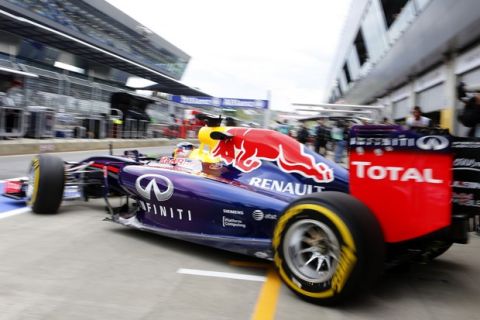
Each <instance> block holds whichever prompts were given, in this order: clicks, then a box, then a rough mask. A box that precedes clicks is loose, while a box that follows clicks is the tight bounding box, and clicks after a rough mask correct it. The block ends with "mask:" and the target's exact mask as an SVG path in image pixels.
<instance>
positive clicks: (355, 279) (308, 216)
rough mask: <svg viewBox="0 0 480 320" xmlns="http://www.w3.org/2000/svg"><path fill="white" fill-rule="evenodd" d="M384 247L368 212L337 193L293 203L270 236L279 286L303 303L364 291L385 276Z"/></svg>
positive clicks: (328, 300) (339, 298)
mask: <svg viewBox="0 0 480 320" xmlns="http://www.w3.org/2000/svg"><path fill="white" fill-rule="evenodd" d="M384 247H385V245H384V240H383V234H382V232H381V229H380V225H379V223H378V221H377V220H376V218H375V217H374V216H373V214H372V213H371V211H370V210H369V209H368V208H367V207H366V206H365V205H364V204H363V203H362V202H360V201H359V200H357V199H356V198H354V197H352V196H350V195H348V194H345V193H340V192H322V193H319V194H313V195H309V196H305V197H302V198H299V199H298V200H296V201H294V202H293V203H292V204H290V205H289V206H288V207H287V209H286V210H285V212H284V213H283V214H282V216H281V217H280V219H279V221H278V223H277V226H276V227H275V231H274V236H273V249H274V262H275V266H276V268H277V270H278V272H279V274H280V277H281V278H282V280H283V282H284V283H285V284H286V285H287V286H288V287H289V288H290V289H291V290H292V291H293V292H294V293H295V294H297V295H299V296H300V297H302V298H303V299H305V300H308V301H312V302H315V303H318V304H323V305H329V304H334V303H339V302H341V301H343V300H345V298H346V297H349V296H351V295H352V294H358V293H360V292H365V291H367V290H368V289H369V288H370V287H371V286H372V285H373V284H374V282H375V280H376V279H377V278H378V277H379V275H380V274H381V273H382V271H383V268H384V251H385V249H384Z"/></svg>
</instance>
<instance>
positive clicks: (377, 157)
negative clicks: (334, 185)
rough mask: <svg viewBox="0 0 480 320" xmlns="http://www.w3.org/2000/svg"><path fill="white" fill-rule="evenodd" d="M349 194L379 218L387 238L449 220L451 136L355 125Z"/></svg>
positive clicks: (398, 237)
mask: <svg viewBox="0 0 480 320" xmlns="http://www.w3.org/2000/svg"><path fill="white" fill-rule="evenodd" d="M349 145H350V193H351V194H352V195H354V196H355V197H357V198H359V199H360V200H361V201H362V202H364V203H365V204H366V205H367V206H368V207H369V208H370V209H371V210H372V211H373V212H374V214H375V215H376V217H377V219H378V220H379V222H380V224H381V226H382V229H383V232H384V236H385V240H386V241H387V242H390V243H396V242H401V241H406V240H410V239H414V238H418V237H421V236H424V235H427V234H430V233H433V232H435V231H437V230H440V229H443V228H446V227H448V226H450V225H451V220H452V209H451V208H452V204H451V199H452V188H451V185H452V170H451V169H452V163H453V152H452V137H451V136H450V135H449V134H448V132H447V131H445V130H435V129H428V130H425V129H419V130H409V129H405V128H404V127H402V126H355V127H353V128H352V130H351V132H350V141H349Z"/></svg>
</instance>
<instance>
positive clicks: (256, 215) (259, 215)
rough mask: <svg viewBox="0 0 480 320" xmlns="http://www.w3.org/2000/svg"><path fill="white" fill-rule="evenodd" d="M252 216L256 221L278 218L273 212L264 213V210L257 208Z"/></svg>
mask: <svg viewBox="0 0 480 320" xmlns="http://www.w3.org/2000/svg"><path fill="white" fill-rule="evenodd" d="M252 217H253V220H255V221H262V220H263V219H265V220H277V216H276V215H275V214H271V213H267V214H265V213H263V211H262V210H255V211H253V212H252Z"/></svg>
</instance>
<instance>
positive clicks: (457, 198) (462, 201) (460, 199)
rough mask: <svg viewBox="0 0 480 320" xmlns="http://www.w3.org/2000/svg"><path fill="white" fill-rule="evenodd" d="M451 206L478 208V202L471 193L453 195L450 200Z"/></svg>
mask: <svg viewBox="0 0 480 320" xmlns="http://www.w3.org/2000/svg"><path fill="white" fill-rule="evenodd" d="M452 202H453V204H458V205H461V206H467V207H478V208H480V200H476V199H475V195H474V194H471V193H456V192H454V193H453V198H452Z"/></svg>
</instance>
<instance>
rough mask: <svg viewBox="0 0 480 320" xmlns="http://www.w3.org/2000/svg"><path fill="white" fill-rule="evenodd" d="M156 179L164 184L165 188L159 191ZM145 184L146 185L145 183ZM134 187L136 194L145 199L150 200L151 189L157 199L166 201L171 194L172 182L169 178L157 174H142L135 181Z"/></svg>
mask: <svg viewBox="0 0 480 320" xmlns="http://www.w3.org/2000/svg"><path fill="white" fill-rule="evenodd" d="M157 181H163V182H164V183H165V184H166V188H167V189H166V190H165V191H160V188H159V187H158V184H157ZM145 184H146V185H145ZM135 189H136V190H137V192H138V194H140V195H141V196H142V197H143V198H145V199H147V200H152V199H151V197H152V191H153V194H154V195H155V198H156V199H157V200H158V201H167V200H168V199H170V197H171V196H172V195H173V189H174V188H173V183H172V181H171V180H170V179H168V178H167V177H165V176H162V175H159V174H144V175H141V176H139V177H138V178H137V180H136V181H135Z"/></svg>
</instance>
